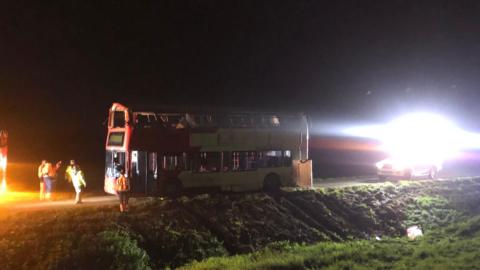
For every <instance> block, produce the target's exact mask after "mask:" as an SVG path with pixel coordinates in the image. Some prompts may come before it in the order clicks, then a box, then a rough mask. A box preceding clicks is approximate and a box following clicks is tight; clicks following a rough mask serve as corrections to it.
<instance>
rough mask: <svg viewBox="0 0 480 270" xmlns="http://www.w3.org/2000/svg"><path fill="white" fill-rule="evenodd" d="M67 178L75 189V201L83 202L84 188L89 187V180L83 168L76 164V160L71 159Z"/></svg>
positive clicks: (66, 174) (66, 171)
mask: <svg viewBox="0 0 480 270" xmlns="http://www.w3.org/2000/svg"><path fill="white" fill-rule="evenodd" d="M65 178H66V179H67V181H68V182H69V183H72V185H73V188H74V189H75V193H76V195H75V203H76V204H78V203H82V190H83V189H84V188H85V187H87V182H86V181H85V176H84V175H83V172H82V170H80V167H79V166H78V165H77V164H75V160H70V165H68V166H67V169H66V170H65Z"/></svg>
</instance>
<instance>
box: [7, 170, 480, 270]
mask: <svg viewBox="0 0 480 270" xmlns="http://www.w3.org/2000/svg"><path fill="white" fill-rule="evenodd" d="M479 194H480V179H469V180H457V181H423V182H408V183H407V184H402V183H397V184H389V185H383V186H375V187H374V186H358V187H349V188H340V189H318V190H293V191H282V192H279V193H275V194H267V193H241V194H202V195H197V196H192V197H186V196H184V197H180V198H177V199H163V198H136V199H132V200H131V205H132V207H131V212H130V213H128V214H120V213H118V212H117V208H116V207H114V206H95V207H82V208H78V209H67V210H65V209H63V210H61V209H58V210H45V211H38V212H25V213H19V214H17V215H15V216H10V217H6V218H2V220H1V224H2V226H0V239H1V240H0V260H1V261H2V262H6V265H5V266H3V267H2V269H27V268H28V269H40V268H41V269H46V268H49V269H91V268H105V269H118V268H128V267H129V266H132V267H137V266H138V265H142V266H144V268H149V267H152V268H164V267H167V266H170V267H176V266H179V265H183V264H185V263H187V262H190V261H192V260H201V259H204V258H207V257H210V256H225V255H232V254H239V253H247V252H251V251H255V250H258V249H261V248H263V247H265V246H266V245H269V244H270V243H272V242H278V241H288V242H295V243H314V242H319V241H343V240H347V239H368V238H372V237H383V236H400V235H404V234H405V228H406V227H407V226H409V225H413V224H415V225H420V226H421V227H422V228H424V229H427V230H428V228H430V227H435V226H443V225H445V224H448V223H450V222H452V221H453V220H456V219H459V218H460V217H462V216H463V215H465V214H466V213H479V205H480V204H479V202H480V196H479ZM31 251H35V252H31ZM28 253H30V254H31V255H30V256H28V257H25V254H28ZM112 262H113V263H112Z"/></svg>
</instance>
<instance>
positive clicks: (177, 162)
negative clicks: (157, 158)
mask: <svg viewBox="0 0 480 270" xmlns="http://www.w3.org/2000/svg"><path fill="white" fill-rule="evenodd" d="M161 162H162V165H161V168H162V170H164V171H173V170H180V171H183V170H188V169H189V166H188V165H189V164H188V162H187V153H178V154H167V155H164V156H163V157H162V159H161Z"/></svg>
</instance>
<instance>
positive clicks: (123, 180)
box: [115, 174, 130, 192]
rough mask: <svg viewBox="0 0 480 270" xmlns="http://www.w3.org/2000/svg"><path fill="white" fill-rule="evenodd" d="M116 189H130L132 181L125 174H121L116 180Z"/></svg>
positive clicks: (121, 190) (119, 190)
mask: <svg viewBox="0 0 480 270" xmlns="http://www.w3.org/2000/svg"><path fill="white" fill-rule="evenodd" d="M115 190H116V191H118V192H123V191H129V190H130V181H129V180H128V178H127V177H125V175H123V174H121V175H120V176H119V177H118V178H117V180H116V182H115Z"/></svg>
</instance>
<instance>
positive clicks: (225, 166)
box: [221, 152, 232, 172]
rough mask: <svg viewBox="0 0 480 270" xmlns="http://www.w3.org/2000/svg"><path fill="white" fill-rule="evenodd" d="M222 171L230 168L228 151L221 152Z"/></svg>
mask: <svg viewBox="0 0 480 270" xmlns="http://www.w3.org/2000/svg"><path fill="white" fill-rule="evenodd" d="M221 154H222V171H224V172H228V171H230V170H231V164H232V156H231V155H230V153H229V152H222V153H221Z"/></svg>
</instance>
